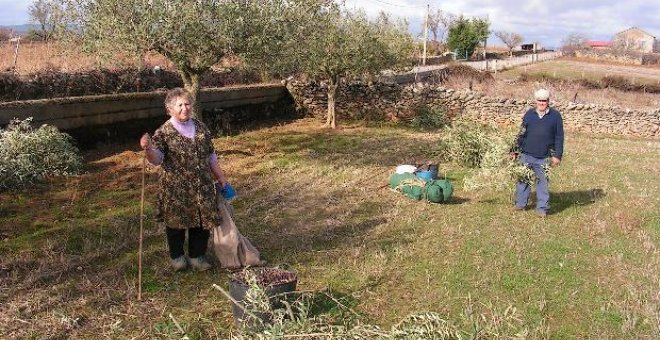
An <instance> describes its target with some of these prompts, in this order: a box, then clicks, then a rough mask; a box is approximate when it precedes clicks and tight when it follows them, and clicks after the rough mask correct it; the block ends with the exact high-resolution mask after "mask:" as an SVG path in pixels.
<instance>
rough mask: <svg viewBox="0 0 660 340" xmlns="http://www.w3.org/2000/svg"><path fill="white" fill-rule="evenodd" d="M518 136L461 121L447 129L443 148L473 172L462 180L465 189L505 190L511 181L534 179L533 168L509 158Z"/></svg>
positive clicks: (511, 132) (455, 160) (451, 158)
mask: <svg viewBox="0 0 660 340" xmlns="http://www.w3.org/2000/svg"><path fill="white" fill-rule="evenodd" d="M515 136H516V135H515V132H514V131H509V130H506V131H502V130H498V129H497V128H496V127H495V126H491V125H483V124H479V123H476V122H472V121H466V120H459V121H456V122H454V124H453V125H452V126H450V127H448V128H447V129H446V135H445V137H444V138H443V141H442V146H443V149H444V151H445V154H446V155H447V157H448V158H449V160H450V161H453V162H455V163H457V164H460V165H463V166H465V167H468V168H470V169H471V170H470V173H469V174H468V175H467V176H466V177H465V179H464V181H463V188H464V189H465V190H469V191H471V190H478V189H488V188H491V189H503V188H507V187H510V184H511V182H512V181H522V182H525V183H532V182H533V180H534V173H533V171H532V170H531V169H530V168H528V167H526V166H524V165H521V164H519V163H518V162H517V161H514V160H510V159H509V157H508V155H509V151H510V150H511V149H512V146H513V144H514V142H515ZM547 170H548V169H546V174H547V173H548V171H547Z"/></svg>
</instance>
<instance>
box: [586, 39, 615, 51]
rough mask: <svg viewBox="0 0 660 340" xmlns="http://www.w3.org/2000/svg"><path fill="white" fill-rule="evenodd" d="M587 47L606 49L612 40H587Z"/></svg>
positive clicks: (610, 46) (609, 46)
mask: <svg viewBox="0 0 660 340" xmlns="http://www.w3.org/2000/svg"><path fill="white" fill-rule="evenodd" d="M587 47H589V48H593V49H595V50H608V49H610V48H612V42H611V41H602V40H589V41H587Z"/></svg>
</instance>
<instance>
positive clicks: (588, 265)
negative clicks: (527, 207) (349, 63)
mask: <svg viewBox="0 0 660 340" xmlns="http://www.w3.org/2000/svg"><path fill="white" fill-rule="evenodd" d="M441 137H442V134H441V133H420V132H414V131H411V130H408V129H405V128H401V127H394V126H389V125H383V126H370V125H365V124H357V123H356V124H352V125H350V124H349V125H345V127H344V128H343V129H341V130H338V131H328V130H325V129H321V128H320V127H319V123H318V122H317V121H311V120H303V121H298V122H295V123H292V124H287V125H283V126H276V127H272V128H264V129H260V130H255V131H251V132H245V133H243V134H240V135H238V136H233V137H221V138H217V139H215V146H216V148H217V150H219V151H220V152H221V157H222V160H223V163H222V164H223V166H224V167H225V169H226V172H227V174H228V177H229V180H230V181H231V182H232V184H233V185H234V187H235V188H236V189H237V191H238V195H239V199H238V200H237V201H236V202H235V208H236V220H237V223H238V225H239V227H240V228H241V230H242V231H243V233H244V234H245V235H247V236H248V237H249V238H250V239H251V240H252V241H253V243H254V244H255V245H257V246H258V247H259V248H260V250H261V251H262V253H263V255H264V256H265V258H266V259H267V260H268V261H269V262H270V263H271V264H289V265H290V266H291V267H292V268H293V269H294V270H295V271H297V272H298V273H299V276H300V283H299V289H303V290H314V289H328V290H329V291H330V292H332V293H333V294H334V295H335V296H336V297H337V298H338V299H339V300H340V301H341V302H342V303H343V304H345V305H347V306H349V307H351V308H352V309H354V310H355V311H357V312H358V313H360V314H362V315H363V317H364V318H365V319H366V320H367V321H370V322H373V323H376V324H379V325H383V326H389V325H392V324H394V323H395V322H397V321H398V320H400V319H401V318H403V317H404V316H406V315H407V314H409V313H411V312H419V311H436V312H439V313H440V314H442V315H443V316H444V317H445V318H446V319H448V320H449V321H451V322H453V323H456V324H461V325H466V327H470V326H471V325H472V326H477V327H482V326H485V325H486V326H488V329H489V330H499V331H500V332H499V333H495V334H494V333H484V334H483V335H484V336H485V337H496V336H501V337H516V336H525V335H526V336H528V337H530V338H557V339H565V338H657V337H658V336H660V314H659V311H660V296H659V295H658V290H657V288H658V286H660V256H659V255H660V254H659V251H658V247H659V246H660V216H659V212H660V197H659V196H658V192H660V178H659V177H658V176H655V175H654V174H657V173H660V164H659V163H658V162H657V160H658V159H659V158H660V143H659V142H658V141H649V140H635V139H633V140H628V139H622V138H606V137H594V136H589V135H580V134H568V136H567V140H566V148H565V149H566V153H565V158H564V162H563V164H562V166H561V167H559V168H557V169H556V170H554V171H553V173H552V175H551V176H552V177H551V183H552V184H551V191H552V214H551V215H549V217H548V218H547V219H545V220H543V219H539V218H538V217H536V216H535V215H534V214H533V213H532V212H531V211H527V212H522V213H514V212H513V211H512V209H511V192H499V193H497V192H495V193H493V192H475V193H471V192H465V191H463V190H461V188H460V186H461V185H460V183H461V180H462V178H463V177H464V176H465V174H466V170H465V169H463V168H460V167H457V166H455V165H452V164H442V165H441V175H443V176H444V175H445V174H446V175H447V178H449V179H450V180H452V181H453V182H454V183H455V184H456V186H457V191H456V193H455V200H454V202H453V203H452V204H446V205H436V204H426V203H420V202H415V201H411V200H409V199H407V198H405V197H403V196H402V195H400V194H398V193H395V192H391V191H389V190H388V189H384V188H382V185H383V184H385V183H386V181H387V178H388V175H389V173H390V172H391V171H392V170H393V168H394V166H395V165H397V164H400V163H401V162H404V161H406V160H409V159H411V158H418V159H429V158H434V157H438V156H440V155H441V154H442V150H441V149H439V148H438V141H439V139H440V138H441ZM133 147H134V144H133V143H131V144H130V146H126V147H121V146H118V145H114V146H112V145H109V146H108V147H107V148H106V149H105V150H98V151H96V152H94V153H92V154H88V155H87V160H88V162H89V163H88V173H86V174H84V175H82V176H79V177H75V178H70V179H67V180H52V181H49V182H48V183H46V184H43V185H40V186H38V187H36V188H32V189H30V190H26V191H22V192H19V193H3V194H0V236H1V237H2V239H4V240H3V241H2V242H0V259H2V262H0V333H1V334H5V335H7V336H9V337H37V338H40V337H62V338H65V337H74V338H75V337H83V338H89V337H111V338H132V337H137V338H149V337H151V338H180V337H181V334H179V333H178V331H177V328H176V326H175V325H174V323H173V321H172V319H171V318H170V317H169V315H170V314H171V315H172V316H173V317H175V318H176V320H178V322H179V323H180V324H181V326H182V327H183V329H184V330H185V332H186V333H187V334H188V335H189V336H190V337H191V338H193V339H195V338H208V337H219V338H227V337H228V334H229V333H231V332H232V331H233V329H234V326H233V323H232V322H233V321H232V317H231V312H230V309H229V303H228V301H226V300H225V298H224V297H222V296H221V295H220V294H219V293H218V292H217V291H215V290H213V289H212V288H211V285H212V284H213V283H217V284H219V285H221V286H224V287H226V285H227V276H226V274H225V273H224V272H223V271H221V270H219V269H214V270H212V271H209V272H205V273H195V272H185V273H179V274H174V273H172V272H171V271H170V269H169V268H168V264H167V253H166V248H165V237H164V232H163V231H162V230H160V229H158V228H156V226H155V225H154V223H153V202H154V200H155V194H156V175H155V174H154V173H153V172H152V171H150V172H149V175H148V177H147V178H148V179H147V184H148V185H147V202H148V203H147V219H146V247H145V270H144V290H145V292H144V294H143V299H144V301H143V302H141V303H139V302H136V301H135V296H136V278H137V265H136V264H137V253H136V250H137V235H138V228H139V198H140V169H141V155H140V154H139V153H136V152H135V151H134V150H135V149H133ZM333 310H334V309H332V308H331V307H327V306H326V309H325V312H329V313H332V312H333ZM334 311H335V312H336V310H334ZM471 322H474V324H471ZM512 330H514V331H512ZM518 332H519V333H518ZM516 333H518V334H516Z"/></svg>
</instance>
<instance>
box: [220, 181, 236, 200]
mask: <svg viewBox="0 0 660 340" xmlns="http://www.w3.org/2000/svg"><path fill="white" fill-rule="evenodd" d="M220 193H221V194H222V197H224V198H225V199H226V200H228V201H229V200H231V199H233V198H235V197H236V191H235V190H234V188H233V187H232V186H231V184H229V183H227V184H225V186H224V187H223V188H222V190H220Z"/></svg>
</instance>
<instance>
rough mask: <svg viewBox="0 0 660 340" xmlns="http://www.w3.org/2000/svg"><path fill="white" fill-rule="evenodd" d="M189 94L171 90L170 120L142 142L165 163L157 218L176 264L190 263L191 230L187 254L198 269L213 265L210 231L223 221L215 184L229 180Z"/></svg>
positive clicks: (153, 161) (176, 267) (158, 161)
mask: <svg viewBox="0 0 660 340" xmlns="http://www.w3.org/2000/svg"><path fill="white" fill-rule="evenodd" d="M191 102H192V100H191V97H190V94H189V93H188V92H187V91H186V90H184V89H181V88H175V89H173V90H171V91H169V92H168V93H167V95H166V97H165V108H166V110H167V113H168V114H169V115H170V119H169V120H168V121H167V122H165V123H164V124H163V125H161V126H160V127H159V128H158V129H157V130H156V132H155V133H154V135H153V138H151V137H150V136H149V134H144V135H143V136H142V138H141V139H140V146H141V147H142V148H143V149H144V150H145V154H146V156H147V159H148V160H149V162H150V163H151V164H153V165H160V166H161V167H162V171H161V172H160V182H159V184H160V192H159V193H158V203H157V210H156V219H157V222H158V223H159V224H160V225H162V226H164V227H165V230H166V234H167V244H168V247H169V253H170V257H171V264H172V267H173V268H174V270H175V271H180V270H184V269H186V268H187V267H188V261H187V259H186V257H185V253H184V249H183V245H184V242H185V238H186V231H187V232H188V257H189V258H190V265H191V266H192V268H193V269H195V270H198V271H204V270H207V269H209V268H211V265H210V264H209V262H207V261H206V259H205V257H204V254H206V250H207V245H208V240H209V235H210V230H211V229H212V228H214V227H215V226H218V225H220V224H221V222H222V216H221V214H220V212H219V211H218V205H217V204H218V197H217V193H216V187H215V183H214V179H215V181H217V182H218V183H219V186H220V187H221V188H224V187H225V185H226V184H227V181H226V180H225V176H224V174H223V172H222V170H221V169H220V166H219V164H218V157H217V155H216V153H215V150H214V148H213V143H212V141H211V133H210V131H209V129H208V128H207V127H206V126H205V125H204V123H202V122H201V121H199V120H197V119H195V118H193V117H192V116H191V114H192V111H191V110H192V107H191Z"/></svg>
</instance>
